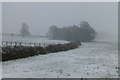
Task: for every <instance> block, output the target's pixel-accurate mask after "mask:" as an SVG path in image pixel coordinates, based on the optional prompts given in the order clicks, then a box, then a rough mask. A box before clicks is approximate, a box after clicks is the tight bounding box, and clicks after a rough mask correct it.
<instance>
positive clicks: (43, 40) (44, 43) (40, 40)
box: [2, 35, 69, 46]
mask: <svg viewBox="0 0 120 80" xmlns="http://www.w3.org/2000/svg"><path fill="white" fill-rule="evenodd" d="M2 41H3V42H9V43H8V45H11V44H10V42H17V43H20V42H22V45H23V46H24V45H25V43H26V45H27V46H29V45H30V43H32V44H31V45H34V43H35V44H36V45H39V43H40V45H41V46H47V45H50V44H66V43H69V42H68V41H64V40H50V39H48V37H32V36H26V37H25V38H23V37H22V36H18V35H17V36H13V37H12V36H11V35H3V36H2ZM5 44H6V43H5ZM3 46H4V45H3Z"/></svg>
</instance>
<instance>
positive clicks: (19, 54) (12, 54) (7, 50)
mask: <svg viewBox="0 0 120 80" xmlns="http://www.w3.org/2000/svg"><path fill="white" fill-rule="evenodd" d="M77 47H78V43H72V42H71V43H67V44H55V45H48V46H46V47H41V46H34V47H31V46H14V47H11V46H7V47H2V61H8V60H15V59H20V58H26V57H30V56H34V55H38V54H41V55H43V54H47V53H54V52H59V51H67V50H70V49H75V48H77Z"/></svg>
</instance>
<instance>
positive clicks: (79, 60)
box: [2, 42, 118, 78]
mask: <svg viewBox="0 0 120 80" xmlns="http://www.w3.org/2000/svg"><path fill="white" fill-rule="evenodd" d="M117 66H118V49H117V45H116V44H114V43H104V42H91V43H82V46H80V47H79V48H77V49H74V50H69V51H65V52H58V53H51V54H47V55H38V56H34V57H29V58H25V59H19V60H15V61H8V62H3V73H2V74H3V77H4V78H58V77H59V78H81V77H85V78H108V77H112V78H115V77H117V76H118V73H117V69H116V67H117Z"/></svg>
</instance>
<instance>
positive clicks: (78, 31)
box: [20, 21, 97, 42]
mask: <svg viewBox="0 0 120 80" xmlns="http://www.w3.org/2000/svg"><path fill="white" fill-rule="evenodd" d="M20 33H21V35H22V36H23V37H25V36H29V35H31V34H30V32H29V27H28V25H27V24H26V23H22V28H21V30H20ZM96 34H97V32H96V31H95V30H94V29H93V28H92V27H91V26H90V25H89V23H88V22H87V21H82V22H81V23H80V24H79V25H73V26H68V27H62V28H58V27H57V26H56V25H52V26H51V27H50V28H49V30H48V35H47V36H50V37H52V39H57V40H68V41H81V42H89V41H92V40H93V39H94V38H95V36H96Z"/></svg>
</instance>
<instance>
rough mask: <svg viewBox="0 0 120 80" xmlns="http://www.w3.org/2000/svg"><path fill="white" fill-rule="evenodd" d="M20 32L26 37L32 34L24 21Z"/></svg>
mask: <svg viewBox="0 0 120 80" xmlns="http://www.w3.org/2000/svg"><path fill="white" fill-rule="evenodd" d="M20 34H21V35H22V36H23V37H25V36H30V35H31V34H30V32H29V27H28V25H27V24H26V23H24V22H23V23H22V28H21V30H20Z"/></svg>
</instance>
